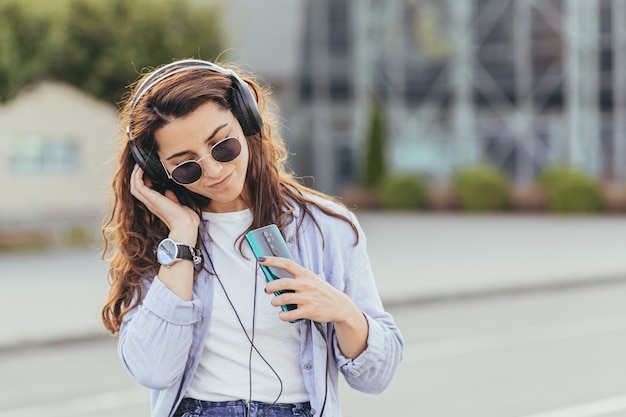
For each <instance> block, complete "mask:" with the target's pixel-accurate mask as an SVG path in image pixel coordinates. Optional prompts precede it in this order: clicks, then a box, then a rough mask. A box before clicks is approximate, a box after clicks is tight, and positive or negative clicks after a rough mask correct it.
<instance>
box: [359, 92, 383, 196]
mask: <svg viewBox="0 0 626 417" xmlns="http://www.w3.org/2000/svg"><path fill="white" fill-rule="evenodd" d="M370 109H371V110H370V125H369V130H368V132H367V140H366V155H365V167H364V171H363V185H364V186H365V187H367V188H371V187H374V186H375V185H376V184H377V183H378V182H379V181H380V180H381V179H382V178H383V177H384V176H385V175H386V174H387V167H386V161H385V158H386V156H385V146H384V145H385V143H384V142H385V137H386V134H387V123H386V120H385V113H384V109H383V107H382V105H381V102H380V100H379V99H378V98H376V97H372V99H371V102H370Z"/></svg>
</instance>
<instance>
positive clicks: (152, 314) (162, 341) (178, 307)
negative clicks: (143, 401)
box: [118, 276, 202, 389]
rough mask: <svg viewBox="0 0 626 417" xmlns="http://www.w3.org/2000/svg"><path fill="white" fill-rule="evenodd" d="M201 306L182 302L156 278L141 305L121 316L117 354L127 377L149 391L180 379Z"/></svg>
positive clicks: (164, 386)
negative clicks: (126, 372) (122, 318)
mask: <svg viewBox="0 0 626 417" xmlns="http://www.w3.org/2000/svg"><path fill="white" fill-rule="evenodd" d="M201 316H202V303H201V302H200V301H199V300H191V301H185V300H183V299H181V298H180V297H178V296H177V295H175V294H174V293H173V292H171V291H170V290H169V289H168V288H167V287H166V286H165V285H164V284H163V283H162V282H161V281H160V280H159V278H158V276H156V277H155V278H154V279H153V280H152V282H151V283H150V284H149V286H148V287H147V292H146V294H145V297H144V298H143V300H142V301H141V302H140V304H139V305H138V306H137V307H135V308H134V309H133V310H131V311H130V312H128V313H127V314H126V316H124V321H123V323H122V326H121V328H120V338H119V343H118V350H119V354H120V356H121V358H122V362H123V363H124V366H125V367H126V369H127V370H128V372H129V373H130V375H131V376H132V377H133V378H134V379H135V380H136V381H137V382H138V383H140V384H142V385H144V386H146V387H148V388H152V389H164V388H167V387H169V386H171V385H172V384H174V383H176V381H177V380H179V379H180V377H181V376H182V374H183V372H184V370H185V365H186V363H187V358H188V356H189V350H190V348H191V344H192V340H193V332H194V324H195V323H197V322H199V321H200V320H201Z"/></svg>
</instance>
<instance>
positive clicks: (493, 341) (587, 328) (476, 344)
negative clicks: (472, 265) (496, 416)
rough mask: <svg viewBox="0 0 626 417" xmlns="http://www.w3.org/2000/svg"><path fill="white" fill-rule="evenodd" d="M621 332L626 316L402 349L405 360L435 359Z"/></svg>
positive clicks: (430, 343)
mask: <svg viewBox="0 0 626 417" xmlns="http://www.w3.org/2000/svg"><path fill="white" fill-rule="evenodd" d="M623 330H626V314H615V315H610V316H601V317H592V318H587V319H579V320H572V321H564V322H556V323H548V324H544V325H538V326H532V327H525V328H515V329H510V330H502V331H498V332H492V333H482V334H473V335H468V336H464V337H458V338H452V339H444V340H438V341H433V342H423V343H421V342H417V343H413V344H411V345H408V346H406V347H405V361H406V362H419V361H428V360H436V359H441V358H447V357H451V356H461V355H469V354H473V353H480V352H485V351H490V350H497V349H505V348H509V347H515V346H523V345H529V344H535V343H542V342H549V341H555V340H561V339H569V338H574V337H580V336H591V335H595V334H601V333H607V332H617V331H623Z"/></svg>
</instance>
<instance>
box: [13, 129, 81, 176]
mask: <svg viewBox="0 0 626 417" xmlns="http://www.w3.org/2000/svg"><path fill="white" fill-rule="evenodd" d="M9 166H10V169H11V172H12V173H13V174H16V175H29V174H39V175H41V174H73V173H75V172H76V171H78V166H79V161H78V144H77V143H76V141H75V140H72V139H67V138H43V137H35V136H31V137H23V138H19V139H15V140H13V141H12V142H11V144H10V147H9Z"/></svg>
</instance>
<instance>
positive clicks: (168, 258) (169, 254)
mask: <svg viewBox="0 0 626 417" xmlns="http://www.w3.org/2000/svg"><path fill="white" fill-rule="evenodd" d="M157 260H158V261H159V263H160V264H161V265H163V266H167V267H170V266H172V265H173V264H174V263H175V262H178V261H180V260H186V261H192V262H193V263H194V264H196V265H197V264H199V263H200V262H201V258H200V256H198V255H196V248H194V247H193V246H189V245H185V244H184V243H178V242H175V241H174V240H172V239H170V238H169V237H168V238H166V239H163V240H162V241H161V243H159V246H158V247H157Z"/></svg>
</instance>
